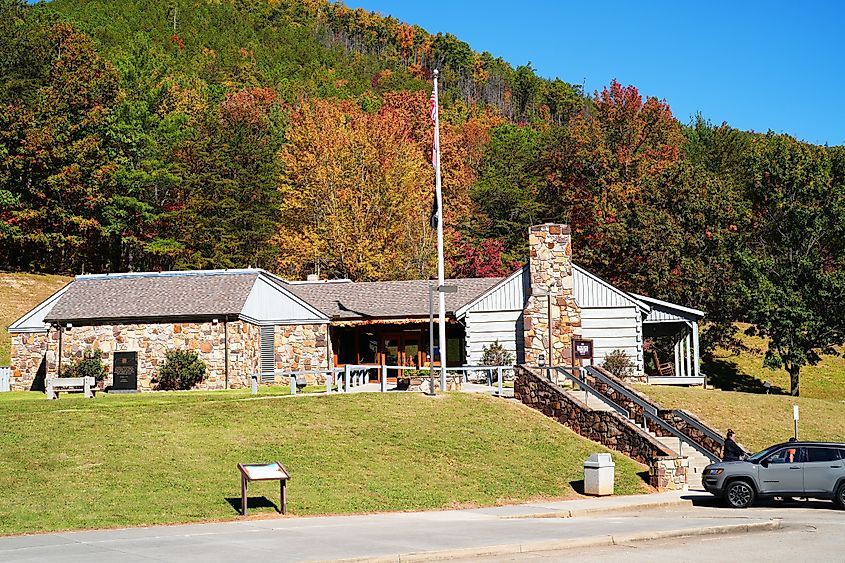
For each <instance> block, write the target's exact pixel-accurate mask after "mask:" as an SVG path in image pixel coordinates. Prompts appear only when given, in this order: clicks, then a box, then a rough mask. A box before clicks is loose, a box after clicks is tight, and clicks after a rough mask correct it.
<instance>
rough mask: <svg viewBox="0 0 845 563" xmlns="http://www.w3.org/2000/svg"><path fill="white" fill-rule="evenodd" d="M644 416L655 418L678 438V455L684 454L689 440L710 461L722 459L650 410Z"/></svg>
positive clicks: (654, 419) (658, 423) (660, 425)
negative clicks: (685, 444)
mask: <svg viewBox="0 0 845 563" xmlns="http://www.w3.org/2000/svg"><path fill="white" fill-rule="evenodd" d="M643 416H644V417H645V418H649V419H651V420H653V421H654V422H656V423H657V425H658V426H659V427H660V428H662V429H663V430H666V431H667V432H669V433H670V434H672V435H673V436H675V437H676V438H678V449H679V451H678V455H680V456H683V455H684V442H687V443H689V444H690V445H691V446H692V447H693V449H695V450H698V452H699V453H701V454H703V455H704V456H706V457H707V458H709V459H710V461H716V462H718V461H722V460H721V459H720V458H719V456H717V455H716V454H714V453H713V452H711V451H710V450H708V449H707V448H705V447H704V446H702V445H701V444H699V443H698V442H696V441H695V440H693V439H692V438H690V437H689V436H687V435H686V434H684V433H683V432H681V431H680V430H678V429H677V428H675V427H674V426H672V425H671V424H669V423H668V422H666V421H665V420H663V419H662V418H660V417H659V416H656V415H653V414H651V413H650V412H645V411H643Z"/></svg>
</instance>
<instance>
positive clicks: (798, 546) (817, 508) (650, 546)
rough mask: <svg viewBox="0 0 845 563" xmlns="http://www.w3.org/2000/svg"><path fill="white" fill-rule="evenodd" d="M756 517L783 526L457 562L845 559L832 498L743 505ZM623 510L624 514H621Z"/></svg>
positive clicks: (699, 511)
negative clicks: (752, 531) (791, 504)
mask: <svg viewBox="0 0 845 563" xmlns="http://www.w3.org/2000/svg"><path fill="white" fill-rule="evenodd" d="M672 513H673V514H675V515H676V517H678V518H690V517H693V518H697V519H702V518H715V519H721V518H723V517H725V516H728V517H729V516H730V515H732V514H737V511H734V510H731V509H728V508H721V507H716V506H697V507H695V508H691V509H689V508H684V509H680V510H678V509H675V510H672ZM740 514H741V515H745V516H748V517H752V518H780V519H782V522H783V524H782V527H781V528H780V529H779V530H777V531H772V532H755V533H749V534H735V535H727V536H722V535H714V536H699V537H688V538H672V539H665V540H654V541H646V542H632V543H623V544H621V545H616V546H609V547H590V548H577V549H566V550H558V551H545V552H535V553H525V554H520V555H511V556H504V557H486V558H474V559H458V560H455V561H456V563H460V562H461V561H463V562H465V563H466V562H469V561H473V562H479V561H482V562H487V563H493V562H495V563H505V562H511V561H531V562H534V561H568V560H574V559H577V560H578V561H579V563H580V562H587V563H590V562H607V561H624V562H625V563H640V562H642V563H645V562H649V563H651V562H653V561H673V562H684V561H690V562H702V563H709V562H723V561H766V562H767V563H775V562H781V561H783V562H792V563H794V562H799V563H815V562H825V563H827V562H834V561H837V562H841V561H845V511H842V510H837V509H835V508H834V506H833V504H832V503H829V502H801V503H798V504H797V505H795V506H789V507H787V506H784V505H782V504H780V503H777V502H771V503H767V504H766V505H763V506H758V507H754V508H750V509H747V510H744V511H740ZM618 516H621V514H620V515H618Z"/></svg>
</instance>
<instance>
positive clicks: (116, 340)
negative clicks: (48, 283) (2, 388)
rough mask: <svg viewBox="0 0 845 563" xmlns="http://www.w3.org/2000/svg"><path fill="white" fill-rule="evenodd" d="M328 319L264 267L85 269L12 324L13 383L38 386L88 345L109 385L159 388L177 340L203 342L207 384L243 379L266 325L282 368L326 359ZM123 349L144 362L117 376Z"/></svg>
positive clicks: (193, 345)
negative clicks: (123, 377)
mask: <svg viewBox="0 0 845 563" xmlns="http://www.w3.org/2000/svg"><path fill="white" fill-rule="evenodd" d="M328 322H329V319H328V317H326V316H325V315H323V314H322V313H320V312H319V311H317V310H316V309H314V308H313V307H312V306H310V305H308V304H307V303H305V302H303V301H302V300H301V299H299V298H298V297H297V296H295V295H293V294H292V293H291V292H290V291H288V290H287V289H286V288H285V287H284V284H283V283H281V282H280V281H279V280H278V279H277V278H275V277H274V276H271V275H269V274H267V273H266V272H264V271H262V270H212V271H198V272H197V271H189V272H162V273H131V274H105V275H87V276H78V277H77V278H76V279H75V280H74V281H73V282H71V283H70V284H69V285H67V286H66V287H65V288H63V289H62V290H61V291H59V292H57V293H56V294H55V295H53V296H52V297H51V298H50V299H48V300H47V301H45V302H44V303H42V304H40V305H39V306H38V307H36V308H35V309H33V310H32V311H30V312H29V313H28V314H27V315H25V316H24V317H23V318H21V319H20V320H18V321H17V322H15V323H14V324H13V325H12V326H10V327H9V331H10V332H11V336H12V364H11V372H12V373H11V387H12V389H20V390H24V389H39V388H41V387H42V385H43V379H44V377H45V376H48V375H49V376H56V375H58V374H59V368H60V366H64V365H67V364H68V363H70V362H71V361H73V360H74V359H76V358H81V357H82V356H83V354H84V353H85V351H87V350H100V351H101V352H102V357H103V362H104V364H105V365H106V369H107V370H108V376H107V377H106V381H105V385H106V386H107V387H112V386H114V387H115V388H119V387H122V386H124V385H126V384H127V383H128V385H129V388H130V389H141V390H149V389H153V388H155V383H156V374H157V373H158V368H159V367H160V366H161V364H162V362H163V361H164V358H165V354H166V353H167V351H169V350H194V351H196V352H197V354H198V355H199V357H200V358H201V359H202V360H203V361H204V362H205V364H206V366H207V368H208V371H207V378H206V380H205V381H204V382H203V383H202V384H201V386H200V388H203V389H224V388H237V387H243V386H247V385H249V379H250V377H251V375H252V374H254V373H256V372H258V371H259V370H260V361H261V335H262V333H264V334H267V333H268V331H269V334H271V335H273V337H274V338H273V339H272V340H273V343H272V346H273V348H272V349H271V352H272V354H273V355H274V356H275V357H278V358H279V365H278V368H279V369H314V370H317V369H326V368H327V367H328V362H329V357H330V350H329V343H328V338H327V335H328ZM266 339H268V338H266ZM268 340H269V339H268ZM117 358H120V359H121V361H123V362H124V363H126V360H127V358H128V361H129V364H130V365H133V366H135V367H136V369H135V370H134V371H135V374H134V380H133V381H129V382H126V381H115V378H114V373H113V371H114V367H115V366H116V365H117Z"/></svg>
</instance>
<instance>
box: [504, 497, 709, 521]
mask: <svg viewBox="0 0 845 563" xmlns="http://www.w3.org/2000/svg"><path fill="white" fill-rule="evenodd" d="M692 505H693V502H692V499H683V498H679V499H675V500H664V501H660V502H643V503H639V504H624V505H623V504H620V505H619V506H598V507H595V508H581V509H576V510H552V511H549V512H532V513H530V514H513V515H509V516H499V518H501V519H502V520H514V519H521V518H577V517H578V516H595V515H598V514H612V513H614V512H630V511H637V512H641V511H643V510H657V509H659V508H676V507H679V506H692Z"/></svg>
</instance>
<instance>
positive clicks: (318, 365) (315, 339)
mask: <svg viewBox="0 0 845 563" xmlns="http://www.w3.org/2000/svg"><path fill="white" fill-rule="evenodd" d="M328 330H329V325H325V324H313V325H278V326H276V331H275V347H276V369H277V370H284V371H318V370H328V369H329V357H330V350H329V339H328ZM304 378H305V383H306V385H325V383H326V376H325V375H323V374H308V375H305V376H304Z"/></svg>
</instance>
